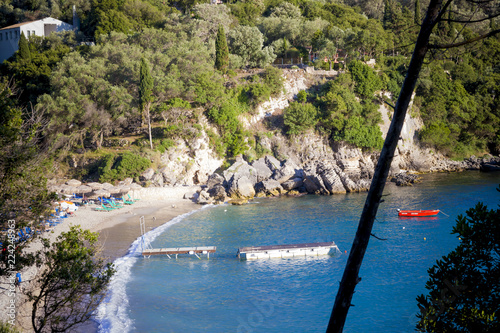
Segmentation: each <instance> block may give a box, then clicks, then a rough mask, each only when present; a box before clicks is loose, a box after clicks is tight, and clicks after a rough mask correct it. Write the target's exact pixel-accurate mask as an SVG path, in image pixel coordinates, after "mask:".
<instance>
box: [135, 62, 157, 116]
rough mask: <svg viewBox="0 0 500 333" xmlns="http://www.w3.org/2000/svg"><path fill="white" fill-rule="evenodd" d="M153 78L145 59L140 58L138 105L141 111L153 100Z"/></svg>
mask: <svg viewBox="0 0 500 333" xmlns="http://www.w3.org/2000/svg"><path fill="white" fill-rule="evenodd" d="M153 99H154V98H153V78H152V77H151V71H150V70H149V65H148V63H147V62H146V59H144V58H142V59H141V68H140V76H139V105H140V108H141V111H142V112H144V111H145V110H146V108H148V109H149V105H150V104H151V102H153Z"/></svg>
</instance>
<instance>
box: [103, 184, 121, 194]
mask: <svg viewBox="0 0 500 333" xmlns="http://www.w3.org/2000/svg"><path fill="white" fill-rule="evenodd" d="M106 191H109V193H111V194H119V193H121V191H120V188H119V187H115V186H113V187H110V188H107V189H106Z"/></svg>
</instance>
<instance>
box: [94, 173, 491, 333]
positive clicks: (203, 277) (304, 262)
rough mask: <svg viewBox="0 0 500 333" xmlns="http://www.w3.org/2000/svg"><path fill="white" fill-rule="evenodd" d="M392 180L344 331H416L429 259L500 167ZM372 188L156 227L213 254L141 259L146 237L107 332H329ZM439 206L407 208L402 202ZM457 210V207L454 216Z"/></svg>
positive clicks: (451, 240) (166, 241)
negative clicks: (406, 182)
mask: <svg viewBox="0 0 500 333" xmlns="http://www.w3.org/2000/svg"><path fill="white" fill-rule="evenodd" d="M423 178H424V181H423V182H422V183H420V184H416V185H415V186H413V187H396V186H395V185H394V184H393V183H388V184H387V185H386V189H385V192H384V194H386V196H385V197H384V199H385V202H383V203H382V204H381V205H380V208H379V212H378V214H377V221H376V222H375V225H374V228H373V233H374V234H375V235H376V236H378V237H380V238H384V239H386V240H384V241H381V240H377V239H375V238H372V239H371V240H370V244H369V247H368V250H367V253H366V256H365V259H364V261H363V266H362V268H361V272H360V276H361V278H362V281H361V283H360V284H358V286H357V288H356V293H355V295H354V298H353V301H352V303H353V305H354V306H353V307H351V309H350V311H349V314H348V317H347V322H346V325H345V330H344V331H345V332H413V331H414V328H415V323H416V317H415V314H416V312H417V310H418V307H417V303H416V300H415V298H416V297H417V296H418V295H419V294H421V293H425V282H426V281H427V279H428V275H427V269H428V268H429V267H430V266H432V265H433V264H434V263H435V261H436V260H437V259H439V258H440V257H441V256H443V255H445V254H447V253H448V252H449V251H450V250H452V249H453V248H454V247H455V246H456V245H457V244H458V242H459V240H458V239H457V238H456V236H455V235H451V234H450V232H451V229H452V227H453V226H454V224H455V221H456V216H457V215H458V214H464V213H465V211H466V210H467V209H468V208H470V207H472V206H474V205H475V204H476V203H477V202H478V201H481V202H483V203H484V204H486V205H487V206H488V207H489V208H490V209H493V208H496V207H498V206H497V205H498V204H499V203H500V193H499V192H497V191H496V188H497V187H498V185H499V184H500V173H479V172H465V173H457V174H433V175H425V176H424V177H423ZM365 198H366V193H356V194H348V195H335V196H328V197H327V196H303V197H299V198H277V199H255V200H254V201H253V202H252V203H251V204H248V205H244V206H231V205H221V206H216V207H214V206H211V207H204V208H203V209H201V210H198V211H195V212H193V213H190V214H186V215H184V216H181V217H178V218H176V219H174V220H172V221H170V222H168V223H166V224H164V225H163V226H161V227H159V228H156V229H155V230H153V231H151V232H149V233H148V234H147V235H146V239H147V240H149V241H151V245H152V247H154V248H160V247H178V246H216V247H217V252H216V253H215V254H213V255H210V259H207V258H206V256H203V257H202V258H201V260H200V259H198V258H196V257H195V256H189V255H180V256H179V258H178V259H177V260H176V259H175V258H172V259H169V258H168V257H166V256H153V257H151V258H142V257H141V256H140V251H141V246H140V243H141V242H140V239H138V240H136V241H135V242H134V244H132V246H131V248H130V251H129V253H128V254H127V255H126V256H125V257H122V258H119V259H117V261H116V262H115V264H116V266H117V268H118V272H117V275H116V277H115V278H114V281H113V283H112V286H111V292H110V294H109V296H108V297H107V299H106V301H105V302H104V303H103V304H102V305H101V307H100V309H99V314H98V318H99V322H100V331H101V332H120V333H124V332H188V333H189V332H266V333H271V332H324V331H325V330H326V326H327V324H328V320H329V317H330V312H331V309H332V306H333V302H334V299H335V295H336V293H337V289H338V285H339V281H340V279H341V277H342V273H343V270H344V267H345V264H346V260H347V254H346V253H345V251H347V252H349V251H350V247H351V244H352V241H353V239H354V235H355V232H356V228H357V224H358V221H359V216H360V214H361V211H362V209H363V205H364V201H365ZM398 208H401V209H440V210H441V211H442V212H443V213H445V214H446V215H445V214H442V213H440V214H439V215H438V216H436V217H431V218H399V217H398V216H397V211H396V210H397V209H398ZM447 215H448V216H447ZM326 241H335V242H336V244H337V245H338V247H339V249H340V251H341V254H340V255H337V256H334V257H330V256H321V257H308V258H300V259H299V258H294V259H263V260H258V261H239V260H238V258H237V257H236V252H237V250H238V248H239V247H243V246H258V245H279V244H293V243H310V242H326Z"/></svg>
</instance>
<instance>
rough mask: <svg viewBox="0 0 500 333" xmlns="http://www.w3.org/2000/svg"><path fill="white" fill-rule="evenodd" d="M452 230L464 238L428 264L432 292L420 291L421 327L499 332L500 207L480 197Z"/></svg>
mask: <svg viewBox="0 0 500 333" xmlns="http://www.w3.org/2000/svg"><path fill="white" fill-rule="evenodd" d="M498 190H499V191H500V188H499V189H498ZM452 233H453V234H456V235H457V237H458V238H459V240H460V244H459V245H458V246H457V247H456V248H455V249H454V250H453V251H451V252H450V253H449V254H448V255H446V256H443V257H442V258H441V259H440V260H438V261H437V263H436V265H434V266H432V267H431V268H430V269H429V270H428V273H429V280H428V281H427V283H426V285H425V287H426V289H427V290H428V295H420V296H419V297H417V301H418V307H419V309H420V313H419V314H418V315H417V317H418V318H419V322H418V324H417V329H418V330H419V331H421V332H498V330H499V329H500V320H499V317H498V316H499V312H498V311H499V307H498V305H499V304H500V291H499V289H498V281H500V260H499V257H498V250H499V248H500V209H498V208H497V209H491V210H488V208H487V207H486V206H484V205H483V204H482V203H478V204H477V205H476V206H475V207H474V208H470V209H469V210H467V212H466V215H465V216H464V215H459V216H458V217H457V220H456V225H455V226H454V227H453V230H452Z"/></svg>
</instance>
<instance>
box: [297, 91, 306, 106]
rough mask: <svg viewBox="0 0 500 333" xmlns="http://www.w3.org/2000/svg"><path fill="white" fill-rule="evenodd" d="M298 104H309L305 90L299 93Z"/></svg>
mask: <svg viewBox="0 0 500 333" xmlns="http://www.w3.org/2000/svg"><path fill="white" fill-rule="evenodd" d="M297 102H299V103H305V102H307V92H306V91H305V90H301V91H299V92H298V93H297Z"/></svg>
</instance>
